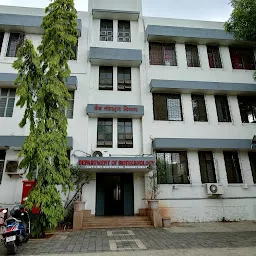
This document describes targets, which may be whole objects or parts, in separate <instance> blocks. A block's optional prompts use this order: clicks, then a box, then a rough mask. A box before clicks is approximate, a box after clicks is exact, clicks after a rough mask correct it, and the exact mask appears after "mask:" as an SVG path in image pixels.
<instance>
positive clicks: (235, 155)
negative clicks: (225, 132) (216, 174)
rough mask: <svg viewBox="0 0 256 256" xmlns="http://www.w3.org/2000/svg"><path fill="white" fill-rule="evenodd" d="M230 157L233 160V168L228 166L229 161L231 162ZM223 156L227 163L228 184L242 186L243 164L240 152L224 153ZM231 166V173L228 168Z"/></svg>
mask: <svg viewBox="0 0 256 256" xmlns="http://www.w3.org/2000/svg"><path fill="white" fill-rule="evenodd" d="M229 155H230V156H231V158H232V159H231V161H232V165H233V166H231V165H230V164H229V166H228V163H227V160H230V159H227V157H229ZM223 156H224V162H225V168H226V173H227V180H228V183H229V184H242V183H243V176H242V170H241V164H240V159H239V154H238V152H237V151H223ZM235 165H236V166H235ZM230 166H231V167H232V170H231V171H230V170H228V168H229V167H230ZM234 171H235V172H234ZM238 172H239V173H238ZM235 176H236V177H235Z"/></svg>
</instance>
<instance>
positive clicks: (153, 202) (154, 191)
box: [148, 166, 160, 210]
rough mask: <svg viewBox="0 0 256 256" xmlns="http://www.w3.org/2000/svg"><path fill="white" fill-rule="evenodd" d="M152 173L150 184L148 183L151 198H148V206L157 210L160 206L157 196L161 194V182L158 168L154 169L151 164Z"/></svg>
mask: <svg viewBox="0 0 256 256" xmlns="http://www.w3.org/2000/svg"><path fill="white" fill-rule="evenodd" d="M149 168H150V173H149V175H148V177H149V184H148V186H149V187H148V188H149V189H148V190H149V191H148V192H149V195H150V199H148V206H149V209H152V210H155V209H158V207H159V200H157V197H158V195H159V192H160V191H159V184H158V181H157V178H158V177H157V170H153V168H152V167H151V166H150V167H149Z"/></svg>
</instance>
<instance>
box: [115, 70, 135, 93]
mask: <svg viewBox="0 0 256 256" xmlns="http://www.w3.org/2000/svg"><path fill="white" fill-rule="evenodd" d="M126 71H128V72H126ZM126 75H127V76H130V79H125V76H126ZM120 76H123V79H119V77H120ZM121 81H123V82H121ZM117 90H118V91H131V90H132V72H131V67H117Z"/></svg>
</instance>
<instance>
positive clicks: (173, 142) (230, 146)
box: [153, 138, 256, 151]
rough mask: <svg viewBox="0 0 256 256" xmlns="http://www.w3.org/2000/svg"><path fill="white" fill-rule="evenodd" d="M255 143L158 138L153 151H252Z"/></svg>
mask: <svg viewBox="0 0 256 256" xmlns="http://www.w3.org/2000/svg"><path fill="white" fill-rule="evenodd" d="M255 143H256V141H255ZM255 143H252V140H251V139H200V138H197V139H196V138H156V139H154V141H153V149H154V150H155V151H168V150H188V149H200V150H208V149H209V150H211V149H213V150H214V149H226V150H251V149H253V148H255V149H256V144H255Z"/></svg>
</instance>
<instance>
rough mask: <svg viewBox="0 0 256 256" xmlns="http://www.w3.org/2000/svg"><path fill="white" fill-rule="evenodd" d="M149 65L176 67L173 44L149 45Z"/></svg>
mask: <svg viewBox="0 0 256 256" xmlns="http://www.w3.org/2000/svg"><path fill="white" fill-rule="evenodd" d="M149 58H150V65H166V66H177V59H176V51H175V44H163V43H149Z"/></svg>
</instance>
